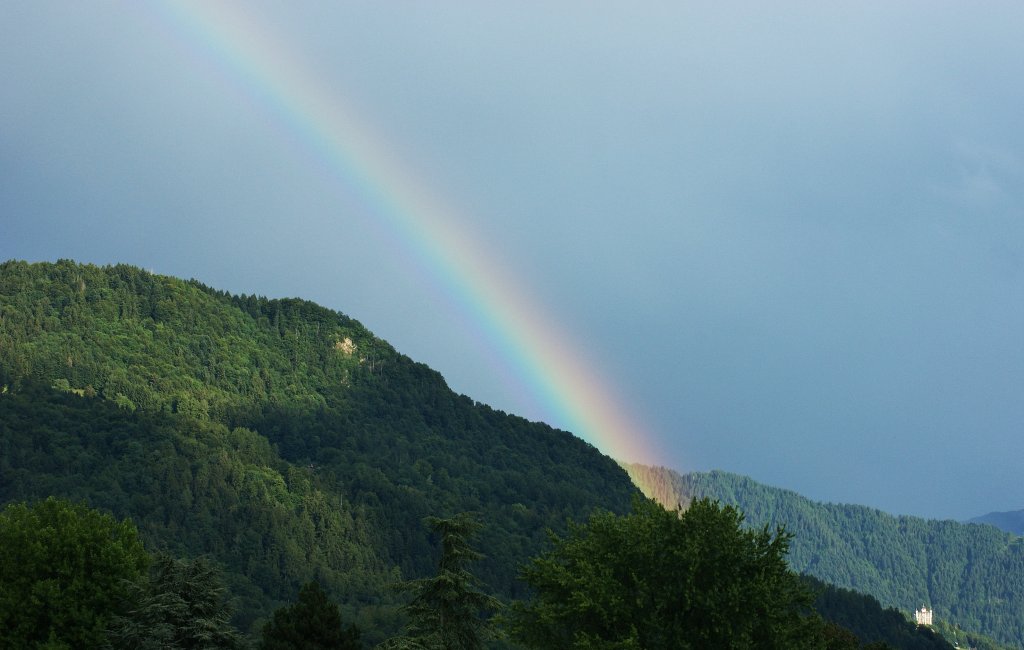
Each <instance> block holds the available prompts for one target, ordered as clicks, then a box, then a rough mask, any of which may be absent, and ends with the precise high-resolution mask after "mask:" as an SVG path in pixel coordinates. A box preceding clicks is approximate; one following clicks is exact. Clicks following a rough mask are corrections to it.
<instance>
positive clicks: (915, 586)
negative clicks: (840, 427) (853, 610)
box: [626, 465, 1024, 646]
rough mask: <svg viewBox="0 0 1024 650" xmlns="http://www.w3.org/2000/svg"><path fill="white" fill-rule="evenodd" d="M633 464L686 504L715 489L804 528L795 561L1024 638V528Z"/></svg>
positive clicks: (723, 497)
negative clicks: (925, 515)
mask: <svg viewBox="0 0 1024 650" xmlns="http://www.w3.org/2000/svg"><path fill="white" fill-rule="evenodd" d="M626 467H627V469H628V470H629V472H630V474H631V475H632V476H633V478H634V480H635V481H636V483H637V485H640V486H643V487H644V489H645V491H646V492H648V493H651V494H657V495H658V496H659V499H662V500H664V501H663V502H667V503H672V504H676V503H681V504H683V505H684V506H685V505H686V503H688V502H689V501H690V500H691V499H693V498H699V497H709V498H712V499H717V500H719V501H721V502H722V503H727V504H731V505H735V506H736V507H738V508H740V509H741V510H742V511H743V512H744V513H745V514H746V516H747V520H748V522H749V524H750V525H751V526H755V527H756V526H764V525H768V526H785V527H786V530H788V531H790V532H792V533H794V535H795V539H794V540H793V544H792V547H791V549H790V553H789V563H790V566H791V567H792V568H793V570H795V571H798V572H800V573H807V574H809V575H812V576H815V577H817V578H819V579H821V580H823V581H825V582H828V583H830V584H834V585H837V586H839V587H844V588H847V589H854V590H857V591H859V592H862V593H867V594H870V595H872V596H874V597H875V598H877V599H878V601H879V602H880V603H881V604H882V605H884V606H885V607H894V608H897V609H899V610H900V611H903V612H912V611H914V610H915V609H917V608H918V607H920V606H921V605H922V604H925V603H927V604H928V605H929V606H930V607H931V608H932V609H933V610H934V611H935V614H936V616H937V617H939V618H941V619H943V620H948V621H953V622H955V623H956V624H957V625H959V626H960V627H962V628H963V629H964V630H970V631H973V632H978V633H983V634H986V635H988V636H991V637H994V638H996V639H997V640H998V641H1000V642H1003V643H1008V644H1010V645H1013V646H1022V645H1024V620H1022V618H1021V616H1020V612H1021V611H1024V538H1021V537H1017V536H1014V535H1010V534H1008V533H1004V532H1001V531H999V530H996V529H995V528H993V527H991V526H982V525H973V524H960V523H957V522H953V521H932V520H926V519H921V518H918V517H908V516H899V517H896V516H893V515H889V514H886V513H884V512H882V511H880V510H876V509H874V508H867V507H864V506H855V505H839V504H823V503H816V502H813V501H811V500H809V499H806V498H804V497H801V496H799V495H798V494H796V493H794V492H790V491H788V490H780V489H777V488H771V487H768V486H764V485H760V484H758V483H756V482H755V481H753V480H751V479H749V478H746V477H742V476H737V475H734V474H728V473H725V472H708V473H699V472H695V473H691V474H685V475H680V474H677V473H675V472H672V471H671V470H666V469H662V468H650V467H644V466H639V465H630V466H626Z"/></svg>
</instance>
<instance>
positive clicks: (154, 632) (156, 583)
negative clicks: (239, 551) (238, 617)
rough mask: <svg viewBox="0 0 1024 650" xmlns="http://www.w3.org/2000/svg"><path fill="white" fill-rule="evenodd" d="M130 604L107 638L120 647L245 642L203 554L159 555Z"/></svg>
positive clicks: (146, 649) (149, 649) (152, 649)
mask: <svg viewBox="0 0 1024 650" xmlns="http://www.w3.org/2000/svg"><path fill="white" fill-rule="evenodd" d="M129 600H130V603H131V604H130V606H129V608H128V610H127V611H126V612H125V613H124V614H123V615H119V616H116V617H115V618H114V619H113V620H112V621H111V625H110V632H109V635H108V638H109V640H110V643H111V644H112V645H113V647H115V648H125V649H129V650H131V649H137V650H158V649H168V650H173V649H177V648H181V649H186V648H204V649H209V650H215V649H225V650H232V649H234V648H241V647H244V646H245V642H244V639H243V637H242V636H241V635H240V634H239V633H238V631H237V630H236V629H235V628H234V627H232V626H231V624H230V623H229V620H230V618H231V612H230V608H229V607H228V604H227V600H226V593H225V589H224V587H223V585H222V584H221V583H220V579H219V577H218V575H217V572H216V570H215V569H214V567H213V565H212V564H210V562H209V561H208V560H206V559H204V558H197V559H194V560H177V559H175V558H172V557H171V556H169V555H166V554H160V555H158V556H157V557H156V558H155V560H154V562H153V566H152V567H151V569H150V574H149V579H148V580H147V581H145V582H144V583H141V584H138V585H135V586H134V588H133V589H132V593H131V594H130V598H129Z"/></svg>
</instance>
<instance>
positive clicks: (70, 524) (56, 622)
mask: <svg viewBox="0 0 1024 650" xmlns="http://www.w3.org/2000/svg"><path fill="white" fill-rule="evenodd" d="M147 561H148V556H147V554H146V552H145V550H144V549H143V547H142V542H140V541H139V537H138V533H137V531H136V529H135V526H134V525H133V524H132V523H131V521H129V520H125V521H120V522H118V521H117V520H115V519H114V517H112V516H111V515H109V514H105V513H102V512H99V511H98V510H94V509H92V508H89V507H88V506H87V505H85V504H82V503H71V502H69V501H65V500H62V499H57V498H53V497H50V498H48V499H46V500H45V501H39V502H36V503H34V504H32V505H28V504H26V503H11V504H8V505H7V507H6V508H4V510H3V511H2V512H0V585H2V588H0V647H4V648H27V647H35V646H36V645H37V644H41V643H49V645H50V647H69V648H94V647H99V646H101V645H102V644H103V642H104V641H105V635H106V628H107V624H108V622H109V621H110V619H111V617H112V616H113V615H115V614H116V612H117V611H118V608H119V607H120V606H121V604H122V601H123V599H124V598H125V596H126V595H127V593H128V589H129V587H130V585H131V583H132V582H134V581H135V580H137V579H138V578H139V577H140V575H141V574H142V572H143V571H144V570H145V567H146V564H147Z"/></svg>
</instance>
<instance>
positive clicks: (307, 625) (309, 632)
mask: <svg viewBox="0 0 1024 650" xmlns="http://www.w3.org/2000/svg"><path fill="white" fill-rule="evenodd" d="M359 637H360V634H359V628H357V627H356V626H355V625H354V624H349V625H347V626H343V625H342V622H341V612H340V611H339V610H338V605H337V604H336V603H334V602H331V600H330V599H329V598H328V597H327V594H326V593H324V590H323V589H321V587H320V583H318V582H316V581H313V582H308V583H306V584H305V585H303V586H302V589H300V590H299V599H298V601H297V602H295V603H294V604H292V605H287V606H285V607H281V608H280V609H278V610H277V611H275V612H274V616H273V618H272V619H271V620H270V621H268V622H267V623H266V625H264V626H263V631H262V634H261V640H260V645H259V649H260V650H358V649H359V648H362V647H363V646H362V644H361V643H360V641H359Z"/></svg>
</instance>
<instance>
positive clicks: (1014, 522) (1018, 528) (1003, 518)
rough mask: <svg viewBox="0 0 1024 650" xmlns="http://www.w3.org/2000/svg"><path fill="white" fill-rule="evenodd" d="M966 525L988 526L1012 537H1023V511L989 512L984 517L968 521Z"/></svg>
mask: <svg viewBox="0 0 1024 650" xmlns="http://www.w3.org/2000/svg"><path fill="white" fill-rule="evenodd" d="M967 523H970V524H988V525H990V526H995V527H996V528H998V529H999V530H1003V531H1006V532H1008V533H1013V534H1014V535H1024V510H1010V511H1009V512H990V513H988V514H986V515H981V516H980V517H974V518H972V519H969V520H968V522H967Z"/></svg>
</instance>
